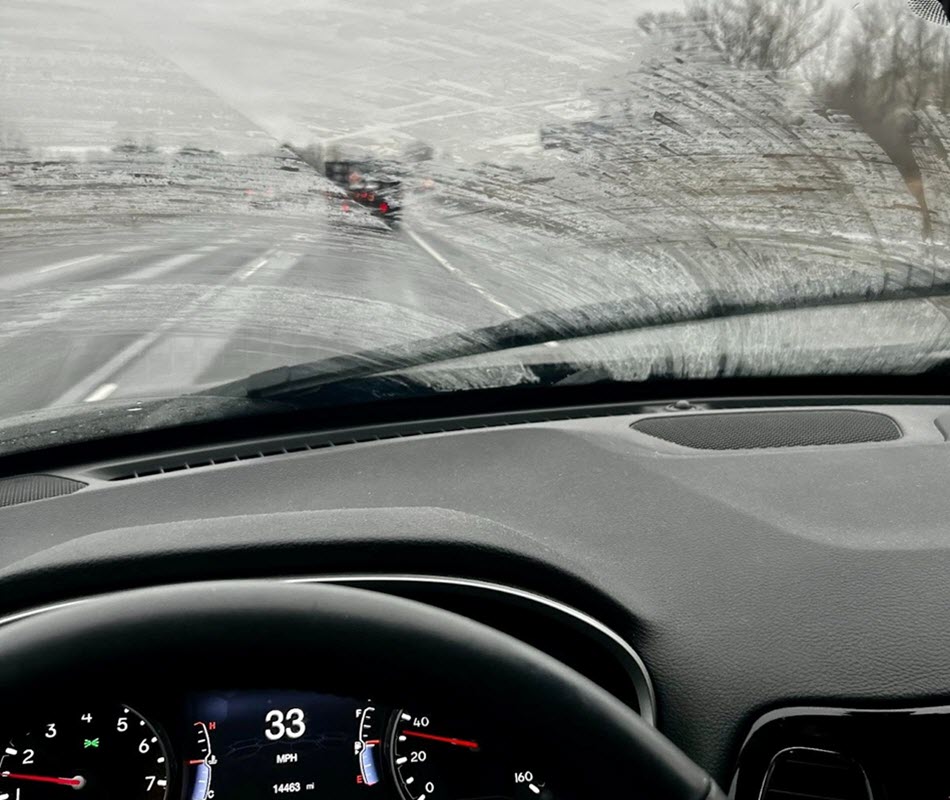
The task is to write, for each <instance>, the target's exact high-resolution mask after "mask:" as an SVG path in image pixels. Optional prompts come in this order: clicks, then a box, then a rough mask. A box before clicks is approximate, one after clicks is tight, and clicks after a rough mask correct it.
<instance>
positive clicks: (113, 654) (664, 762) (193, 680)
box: [0, 580, 724, 800]
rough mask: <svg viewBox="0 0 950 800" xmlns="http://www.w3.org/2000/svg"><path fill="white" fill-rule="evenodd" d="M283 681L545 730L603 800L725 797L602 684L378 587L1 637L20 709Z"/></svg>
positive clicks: (156, 606) (125, 595)
mask: <svg viewBox="0 0 950 800" xmlns="http://www.w3.org/2000/svg"><path fill="white" fill-rule="evenodd" d="M275 681H280V683H281V684H282V685H283V688H295V689H304V688H306V689H316V690H319V691H324V692H332V693H334V694H346V693H349V694H351V695H352V696H358V697H362V696H365V695H366V694H367V691H368V689H370V688H371V690H372V693H373V696H374V697H376V696H384V697H385V696H388V697H391V698H399V699H401V700H404V699H409V698H412V699H413V700H415V699H417V698H421V699H424V700H426V702H430V701H432V700H433V698H436V697H438V698H440V699H441V701H443V702H444V701H446V700H448V701H450V702H451V703H452V704H453V705H454V706H455V707H456V708H459V707H464V708H465V709H469V708H470V709H472V712H473V713H478V714H482V715H487V716H491V717H492V718H493V719H494V720H495V721H496V722H500V723H502V724H503V725H504V727H505V729H506V730H508V731H509V732H511V733H512V734H513V735H514V736H516V737H517V736H521V735H523V736H529V735H530V737H531V739H532V741H533V742H535V743H536V744H539V745H540V746H542V747H543V748H544V749H545V750H546V752H548V753H550V754H552V755H553V757H554V758H555V759H560V760H562V761H563V760H564V758H565V757H566V755H567V754H568V753H569V754H570V763H571V764H572V765H573V766H572V769H573V770H574V771H575V772H582V773H583V774H582V775H580V776H579V777H580V778H582V780H583V786H584V787H585V793H586V794H587V795H588V796H590V797H610V796H628V797H630V796H632V797H644V798H650V800H722V799H723V798H724V795H723V794H722V792H721V790H720V789H719V788H718V787H717V786H716V784H715V782H714V781H713V780H712V779H711V778H710V777H709V776H708V775H707V774H706V773H705V772H704V771H703V770H702V769H700V768H699V767H698V766H696V765H695V764H694V763H693V762H692V761H690V760H689V758H687V757H686V756H685V755H684V754H683V753H682V752H680V751H679V750H678V749H677V748H676V747H675V746H674V745H673V744H672V743H671V742H670V741H669V740H667V739H666V738H665V737H664V736H663V735H662V734H660V733H659V732H658V731H656V730H655V729H653V728H651V727H649V726H648V725H647V724H646V723H644V722H643V721H642V720H641V719H640V717H639V716H637V715H636V714H635V713H634V712H633V711H632V710H630V709H629V708H627V707H626V706H625V705H623V704H622V703H621V702H620V701H619V700H617V699H615V698H614V697H612V696H611V695H610V694H608V693H607V692H605V691H604V690H602V689H600V688H599V687H598V686H596V685H595V684H593V683H592V682H591V681H589V680H588V679H587V678H584V677H583V676H581V675H579V674H578V673H576V672H574V671H573V670H571V669H570V668H568V667H566V666H564V665H563V664H561V663H560V662H558V661H556V660H554V659H553V658H551V657H549V656H547V655H546V654H544V653H542V652H540V651H538V650H536V649H534V648H533V647H530V646H528V645H526V644H524V643H522V642H520V641H518V640H517V639H514V638H512V637H510V636H508V635H506V634H503V633H500V632H498V631H496V630H493V629H492V628H489V627H487V626H485V625H482V624H480V623H477V622H474V621H472V620H469V619H467V618H465V617H462V616H459V615H457V614H453V613H450V612H447V611H443V610H441V609H437V608H433V607H431V606H427V605H424V604H421V603H417V602H414V601H410V600H404V599H402V598H398V597H393V596H390V595H386V594H382V593H378V592H373V591H369V590H364V589H354V588H351V587H346V586H335V585H327V584H290V583H284V582H280V581H275V580H235V581H215V582H203V583H188V584H178V585H169V586H161V587H155V588H145V589H135V590H130V591H123V592H116V593H113V594H107V595H101V596H98V597H94V598H91V599H88V600H82V601H79V602H76V603H72V604H66V605H63V606H59V607H54V608H51V609H49V610H46V611H43V612H42V613H38V614H33V615H30V616H27V617H24V618H21V619H17V620H14V621H12V622H9V623H7V624H5V625H3V626H2V627H0V692H2V693H3V697H4V698H5V702H6V701H7V699H9V698H24V697H38V696H43V697H49V696H50V695H51V693H52V694H55V693H56V692H57V691H62V692H68V693H69V694H70V695H72V696H73V697H74V698H75V696H76V694H77V691H78V687H83V686H96V687H103V686H105V687H108V690H109V692H110V693H113V692H115V693H118V692H121V691H129V690H132V689H135V688H136V686H137V687H138V691H141V687H142V686H143V685H145V686H148V685H159V686H162V687H165V688H168V687H172V686H180V687H188V688H189V689H193V688H196V687H197V688H218V689H220V688H235V687H238V686H249V687H257V688H273V684H274V682H275ZM149 682H153V683H151V684H150V683H149ZM154 682H157V683H154ZM39 693H42V694H39ZM529 721H530V724H529Z"/></svg>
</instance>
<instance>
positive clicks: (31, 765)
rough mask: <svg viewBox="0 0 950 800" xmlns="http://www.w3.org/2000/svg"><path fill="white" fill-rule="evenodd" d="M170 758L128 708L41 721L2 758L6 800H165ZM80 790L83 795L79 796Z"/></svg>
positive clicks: (0, 792) (1, 798)
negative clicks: (84, 799)
mask: <svg viewBox="0 0 950 800" xmlns="http://www.w3.org/2000/svg"><path fill="white" fill-rule="evenodd" d="M169 774H170V772H169V762H168V754H167V753H166V751H165V747H164V745H163V744H162V741H161V738H160V737H159V735H158V733H157V732H156V731H155V729H154V728H153V727H152V726H151V724H150V723H149V722H148V721H147V720H146V719H145V718H144V717H143V716H141V715H140V714H139V713H138V712H136V711H135V710H133V709H132V708H130V707H129V706H125V705H106V706H91V707H88V708H79V709H75V710H73V711H69V712H63V713H59V714H53V715H50V716H48V717H45V718H43V719H38V720H36V723H35V724H34V725H32V726H31V727H30V728H29V730H25V731H23V732H21V733H19V734H17V735H16V736H14V737H13V739H11V740H10V743H9V744H8V745H7V746H6V747H5V748H4V750H3V752H2V754H0V800H82V798H88V799H89V800H165V798H166V797H167V794H168V785H169ZM74 792H78V794H74Z"/></svg>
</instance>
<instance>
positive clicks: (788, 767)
mask: <svg viewBox="0 0 950 800" xmlns="http://www.w3.org/2000/svg"><path fill="white" fill-rule="evenodd" d="M871 797H872V795H871V788H870V786H869V785H868V779H867V776H866V775H865V774H864V770H863V769H862V767H861V765H860V764H858V763H857V762H856V761H854V760H853V759H851V758H848V757H847V756H843V755H841V754H840V753H836V752H833V751H831V750H815V749H811V748H807V747H793V748H789V749H788V750H783V751H781V752H780V753H779V754H778V755H776V756H775V758H773V759H772V763H771V765H770V766H769V771H768V773H767V774H766V776H765V781H764V782H763V784H762V791H761V792H760V793H759V798H760V800H815V798H821V800H871Z"/></svg>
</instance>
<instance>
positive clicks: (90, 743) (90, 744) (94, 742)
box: [82, 738, 99, 749]
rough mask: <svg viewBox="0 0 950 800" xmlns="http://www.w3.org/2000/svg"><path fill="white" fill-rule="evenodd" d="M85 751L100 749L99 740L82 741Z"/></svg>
mask: <svg viewBox="0 0 950 800" xmlns="http://www.w3.org/2000/svg"><path fill="white" fill-rule="evenodd" d="M82 746H83V749H89V748H90V747H96V748H98V747H99V739H98V738H95V739H83V740H82Z"/></svg>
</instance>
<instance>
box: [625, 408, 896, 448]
mask: <svg viewBox="0 0 950 800" xmlns="http://www.w3.org/2000/svg"><path fill="white" fill-rule="evenodd" d="M632 427H633V429H634V430H637V431H639V432H640V433H645V434H647V435H648V436H653V437H655V438H657V439H663V440H664V441H667V442H672V443H673V444H678V445H681V446H682V447H691V448H694V449H696V450H754V449H758V448H763V447H812V446H816V445H833V444H858V443H861V442H889V441H893V440H894V439H900V438H901V429H900V427H898V425H897V423H896V422H895V421H894V420H893V419H891V418H890V417H889V416H887V415H886V414H878V413H876V412H873V411H856V410H850V409H827V410H826V409H818V410H814V411H808V410H802V411H751V412H734V413H728V414H689V415H683V416H678V415H670V416H667V417H651V418H650V419H643V420H640V421H638V422H635V423H633V425H632Z"/></svg>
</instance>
